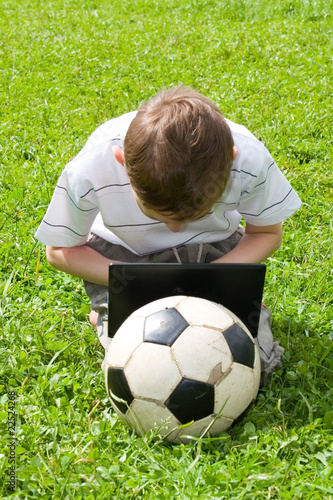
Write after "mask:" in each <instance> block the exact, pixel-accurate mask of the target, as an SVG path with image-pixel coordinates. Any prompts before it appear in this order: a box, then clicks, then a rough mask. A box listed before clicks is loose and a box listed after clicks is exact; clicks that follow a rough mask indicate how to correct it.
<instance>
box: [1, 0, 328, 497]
mask: <svg viewBox="0 0 333 500" xmlns="http://www.w3.org/2000/svg"><path fill="white" fill-rule="evenodd" d="M332 7H333V3H332V2H331V1H330V0H326V1H324V0H316V1H309V0H280V1H279V2H273V1H272V0H262V1H259V0H254V1H250V0H238V1H236V0H226V1H224V2H219V1H217V0H188V1H185V0H178V1H174V0H169V1H165V2H162V1H161V0H160V1H150V2H148V1H145V0H132V1H128V0H123V1H122V2H121V1H120V0H115V1H113V2H110V1H107V0H99V1H98V2H97V1H95V0H85V1H83V0H82V1H79V0H54V1H52V2H42V1H41V0H35V1H33V0H27V1H26V2H17V1H15V0H3V1H2V2H1V9H0V22H1V24H0V26H1V37H0V51H1V52H0V56H1V57H0V75H1V76H0V78H1V80H0V81H1V85H0V106H1V107H0V109H1V122H0V127H1V142H0V151H1V178H0V190H1V191H0V192H1V207H2V210H1V219H0V227H1V233H0V245H1V260H0V262H1V271H0V272H1V275H0V281H1V285H0V300H1V305H0V307H1V308H0V338H1V345H0V375H1V377H0V426H1V429H0V498H7V497H11V498H44V499H48V498H49V499H80V498H88V499H109V498H110V499H111V498H119V499H132V498H133V499H134V498H136V499H137V498H142V499H145V500H146V499H169V500H172V499H189V500H193V499H196V498H198V499H203V500H207V499H218V500H220V499H251V500H252V499H286V500H289V499H290V500H294V499H302V500H303V499H306V500H314V499H318V500H322V499H325V500H326V499H332V498H333V459H332V455H333V437H332V430H333V349H332V347H333V333H332V320H333V307H332V267H333V266H332V264H333V263H332V152H333V146H332V124H333V104H332V86H333V68H332V37H333V21H332V19H333V17H332ZM180 82H181V83H184V84H187V85H191V86H193V87H195V88H196V89H197V90H199V91H201V92H202V93H204V94H206V95H207V96H208V97H210V98H211V99H213V100H214V101H215V102H216V103H217V104H218V105H219V106H220V108H221V109H222V111H223V112H224V114H225V116H226V117H227V118H230V119H231V120H233V121H236V122H238V123H241V124H243V125H246V126H247V127H248V128H249V129H250V130H251V131H252V132H253V133H254V134H255V135H257V137H260V139H261V140H262V141H264V142H265V144H266V145H267V147H268V149H269V150H270V151H271V153H272V155H273V156H274V157H275V158H276V160H277V162H278V164H279V166H280V167H281V169H282V171H283V172H284V174H285V175H286V177H287V178H288V179H289V180H290V182H291V183H292V185H293V186H294V188H295V189H296V190H297V192H298V193H299V195H300V196H301V198H302V200H303V206H302V208H301V209H300V210H299V211H298V212H297V213H296V214H295V215H294V216H293V217H292V218H291V219H290V220H288V221H286V223H285V225H284V228H285V236H284V244H283V246H282V247H281V249H280V250H279V251H277V252H276V253H275V254H274V255H273V256H272V257H271V258H270V259H268V260H267V262H266V264H267V280H266V288H265V297H264V299H265V303H266V304H267V305H268V306H269V307H270V308H271V310H272V313H273V316H274V333H275V335H276V337H277V338H278V339H279V341H280V343H281V344H282V345H283V346H284V348H285V350H286V352H285V356H284V366H283V369H281V370H280V371H278V372H276V373H275V374H274V375H273V377H272V380H271V382H270V384H269V386H268V387H266V388H264V389H263V390H261V391H260V393H259V396H258V399H257V402H256V404H255V405H254V406H253V407H252V408H251V410H250V412H249V413H248V414H247V415H246V417H245V418H244V419H243V420H241V421H240V422H239V423H238V424H237V425H236V426H234V427H233V428H232V429H229V432H226V433H224V434H222V435H221V436H219V437H218V438H216V439H212V438H204V439H202V440H198V441H193V442H192V443H190V444H186V445H185V444H182V445H179V446H172V445H170V444H166V443H164V442H163V441H162V440H161V439H160V438H159V436H158V435H148V436H145V437H144V438H138V437H136V436H135V435H134V434H133V433H132V432H131V430H130V429H128V428H126V427H124V425H123V424H122V423H121V422H120V420H119V419H118V418H117V417H116V415H115V414H114V413H113V412H112V410H111V408H110V405H109V403H108V400H107V398H106V393H105V387H104V377H103V372H102V370H101V362H102V360H103V353H102V348H101V347H100V345H99V343H98V341H97V340H96V338H95V335H94V332H93V329H92V327H91V326H90V325H89V323H88V312H89V303H88V300H87V297H86V296H85V293H84V290H83V287H82V285H81V283H80V281H79V280H76V279H74V278H71V277H68V276H65V275H63V274H61V273H60V272H57V271H55V270H54V269H52V268H50V266H49V265H48V264H47V263H46V260H45V257H44V249H43V248H42V246H41V245H40V244H38V243H37V242H36V241H35V240H34V237H33V235H34V232H35V230H36V228H37V226H38V224H39V222H40V220H41V218H42V216H43V214H44V212H45V209H46V207H47V205H48V202H49V200H50V197H51V195H52V192H53V188H54V185H55V183H56V181H57V178H58V176H59V174H60V172H61V170H62V168H63V167H64V165H65V164H66V162H67V161H68V160H69V159H70V158H72V157H73V155H74V154H75V153H77V152H78V151H79V150H80V148H81V147H82V146H83V144H84V142H85V141H86V139H87V137H88V135H89V134H90V133H91V132H92V131H93V130H94V129H95V128H96V127H97V126H98V125H99V124H101V123H103V122H104V121H106V120H108V119H110V118H112V117H113V116H116V115H119V114H122V113H124V112H127V111H130V110H134V109H136V108H137V107H138V105H139V104H140V103H142V102H143V101H145V100H147V99H148V98H149V97H151V96H152V95H154V94H155V93H157V92H158V91H159V90H160V89H162V88H168V87H170V86H172V85H175V84H178V83H180ZM12 410H15V411H16V417H15V418H16V420H15V421H13V420H11V418H12V417H11V415H12V413H11V411H12ZM14 425H15V427H14ZM12 431H13V432H14V435H15V438H16V440H15V446H14V444H13V441H12V435H11V432H12ZM11 478H15V481H14V483H15V486H14V487H13V489H14V490H15V491H14V492H12V491H11V489H10V488H9V486H10V483H9V482H8V481H9V480H10V479H11Z"/></svg>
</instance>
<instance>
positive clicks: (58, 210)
mask: <svg viewBox="0 0 333 500" xmlns="http://www.w3.org/2000/svg"><path fill="white" fill-rule="evenodd" d="M89 190H91V191H92V190H93V188H92V186H91V185H90V184H89V182H88V181H85V180H82V179H80V178H79V176H78V175H75V174H74V175H73V172H72V171H71V170H70V169H69V168H65V170H64V171H63V172H62V174H61V176H60V178H59V181H58V184H57V186H56V188H55V191H54V194H53V197H52V199H51V202H50V204H49V207H48V209H47V212H46V214H45V216H44V218H43V220H42V222H41V224H40V226H39V227H38V229H37V232H36V234H35V238H37V239H38V240H39V241H40V242H41V243H43V244H44V245H51V246H58V247H72V246H79V245H83V244H84V243H86V242H87V240H88V237H89V233H90V229H91V226H92V224H93V222H94V220H95V218H96V216H97V214H98V212H99V209H98V207H97V204H95V203H94V201H93V199H92V200H91V199H90V200H89V199H87V197H86V196H85V194H86V193H88V192H89Z"/></svg>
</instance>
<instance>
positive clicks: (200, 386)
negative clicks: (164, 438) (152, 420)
mask: <svg viewBox="0 0 333 500" xmlns="http://www.w3.org/2000/svg"><path fill="white" fill-rule="evenodd" d="M164 404H165V406H166V407H167V408H168V409H169V410H170V411H171V413H173V415H174V416H175V417H176V418H178V420H179V422H180V423H181V424H187V423H188V422H191V421H192V420H194V421H196V420H200V419H202V418H205V417H208V416H209V415H212V413H213V412H214V386H213V385H211V384H206V383H204V382H198V381H196V380H190V379H187V378H183V379H182V381H181V382H180V383H179V384H178V386H177V387H176V388H175V389H174V390H173V392H172V393H171V394H170V396H169V398H168V399H167V400H166V401H165V403H164Z"/></svg>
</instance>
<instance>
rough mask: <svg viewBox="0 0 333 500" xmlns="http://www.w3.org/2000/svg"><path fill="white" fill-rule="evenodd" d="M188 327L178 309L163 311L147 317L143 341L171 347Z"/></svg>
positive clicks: (172, 308)
mask: <svg viewBox="0 0 333 500" xmlns="http://www.w3.org/2000/svg"><path fill="white" fill-rule="evenodd" d="M188 326H189V325H188V323H187V321H186V320H185V319H184V318H183V316H182V315H181V314H180V313H179V312H178V311H177V309H175V308H174V307H171V308H167V309H163V310H162V311H158V312H156V313H153V314H150V315H149V316H147V317H146V319H145V323H144V327H143V340H144V341H145V342H152V343H154V344H162V345H167V346H171V345H172V344H173V343H174V342H175V341H176V340H177V338H178V337H179V335H180V334H181V333H182V332H183V331H184V330H185V329H186V328H187V327H188Z"/></svg>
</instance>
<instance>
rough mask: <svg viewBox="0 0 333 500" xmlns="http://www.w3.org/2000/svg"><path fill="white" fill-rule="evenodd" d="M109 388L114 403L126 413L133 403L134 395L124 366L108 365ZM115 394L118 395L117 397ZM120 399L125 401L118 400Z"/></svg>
mask: <svg viewBox="0 0 333 500" xmlns="http://www.w3.org/2000/svg"><path fill="white" fill-rule="evenodd" d="M107 390H108V392H109V396H110V398H111V399H112V401H113V403H114V405H115V406H116V407H117V408H118V410H119V411H120V412H121V413H123V414H124V415H125V413H126V411H127V409H128V407H129V406H130V404H131V403H132V401H133V399H134V397H133V395H132V393H131V389H130V388H129V385H128V382H127V380H126V376H125V373H124V371H123V370H122V368H112V367H110V366H109V367H108V372H107ZM113 396H116V398H117V399H115V398H114V397H113ZM118 399H120V400H122V401H124V402H122V401H118Z"/></svg>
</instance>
